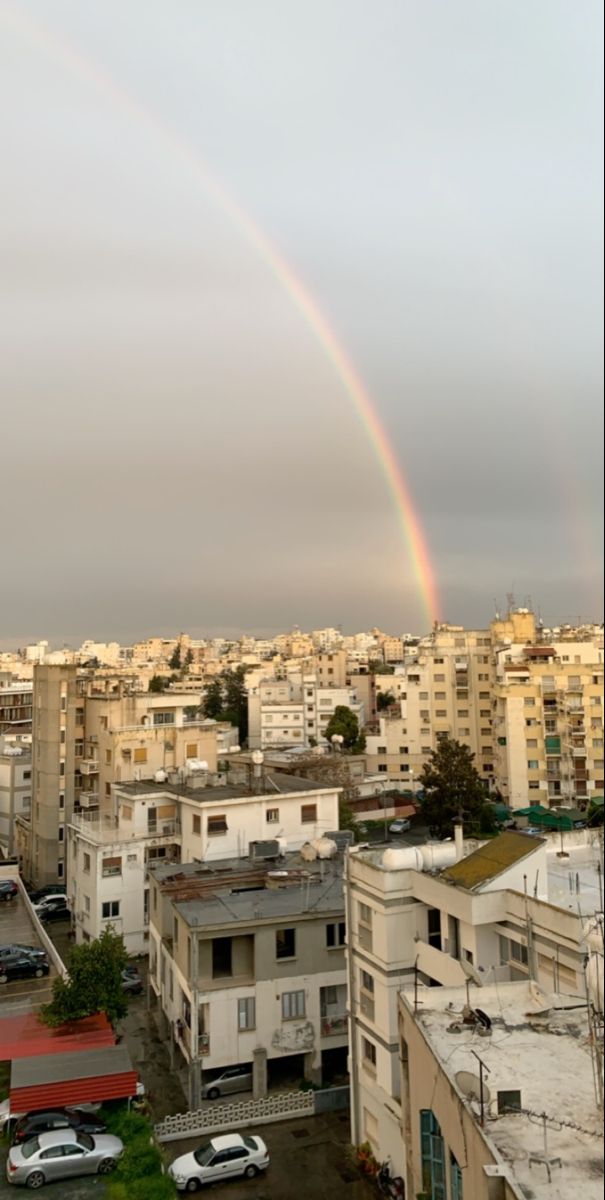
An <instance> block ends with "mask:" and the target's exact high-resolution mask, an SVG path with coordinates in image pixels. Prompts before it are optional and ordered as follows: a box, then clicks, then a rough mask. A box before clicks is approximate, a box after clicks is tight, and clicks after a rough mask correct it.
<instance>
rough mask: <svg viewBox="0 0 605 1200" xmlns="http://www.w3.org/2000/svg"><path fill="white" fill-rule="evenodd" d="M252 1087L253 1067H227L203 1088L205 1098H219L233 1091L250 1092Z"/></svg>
mask: <svg viewBox="0 0 605 1200" xmlns="http://www.w3.org/2000/svg"><path fill="white" fill-rule="evenodd" d="M251 1088H252V1067H251V1066H246V1067H227V1069H226V1070H225V1071H221V1074H220V1075H217V1076H216V1078H215V1079H211V1080H210V1081H209V1082H208V1083H207V1084H205V1085H204V1087H203V1088H202V1097H203V1099H204V1100H218V1098H219V1096H230V1095H231V1093H232V1092H249V1091H250V1090H251Z"/></svg>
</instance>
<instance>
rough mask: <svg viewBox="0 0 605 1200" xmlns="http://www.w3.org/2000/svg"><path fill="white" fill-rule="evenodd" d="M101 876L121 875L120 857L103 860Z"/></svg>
mask: <svg viewBox="0 0 605 1200" xmlns="http://www.w3.org/2000/svg"><path fill="white" fill-rule="evenodd" d="M101 873H102V874H103V875H121V874H122V857H121V855H118V856H117V857H115V858H104V859H103V865H102V872H101Z"/></svg>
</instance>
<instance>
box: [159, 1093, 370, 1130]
mask: <svg viewBox="0 0 605 1200" xmlns="http://www.w3.org/2000/svg"><path fill="white" fill-rule="evenodd" d="M348 1106H349V1089H348V1087H338V1088H322V1089H320V1090H318V1091H313V1090H310V1091H308V1092H303V1091H298V1092H275V1093H274V1094H273V1095H272V1096H265V1098H264V1099H263V1100H242V1101H239V1102H236V1103H233V1104H207V1105H206V1107H205V1108H198V1109H197V1110H196V1111H195V1112H187V1113H177V1115H176V1116H174V1117H166V1118H165V1119H164V1120H163V1121H161V1122H160V1124H159V1125H156V1127H155V1136H156V1138H157V1139H158V1141H159V1142H175V1141H177V1140H178V1139H179V1138H187V1137H199V1136H201V1135H202V1134H209V1133H222V1132H224V1131H225V1130H227V1129H241V1127H242V1126H243V1125H269V1124H270V1123H271V1122H273V1121H289V1120H291V1119H293V1118H295V1117H311V1116H315V1115H316V1114H317V1113H321V1112H334V1111H336V1110H337V1109H343V1108H348Z"/></svg>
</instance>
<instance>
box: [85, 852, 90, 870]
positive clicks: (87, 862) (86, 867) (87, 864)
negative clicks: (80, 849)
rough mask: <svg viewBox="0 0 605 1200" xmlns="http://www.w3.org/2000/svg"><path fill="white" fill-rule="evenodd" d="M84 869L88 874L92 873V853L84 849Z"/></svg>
mask: <svg viewBox="0 0 605 1200" xmlns="http://www.w3.org/2000/svg"><path fill="white" fill-rule="evenodd" d="M84 871H85V874H86V875H90V854H87V853H86V851H84Z"/></svg>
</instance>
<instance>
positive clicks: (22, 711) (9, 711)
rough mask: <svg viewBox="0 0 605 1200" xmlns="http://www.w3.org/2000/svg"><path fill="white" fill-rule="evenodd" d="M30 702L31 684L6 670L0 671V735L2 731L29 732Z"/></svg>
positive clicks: (31, 695) (30, 720)
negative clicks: (16, 677)
mask: <svg viewBox="0 0 605 1200" xmlns="http://www.w3.org/2000/svg"><path fill="white" fill-rule="evenodd" d="M32 704H33V691H32V684H31V683H30V682H28V681H27V680H20V679H15V677H14V675H12V674H11V673H10V672H8V671H2V672H0V736H1V735H2V734H3V733H30V732H31V727H32Z"/></svg>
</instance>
